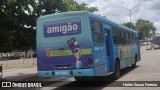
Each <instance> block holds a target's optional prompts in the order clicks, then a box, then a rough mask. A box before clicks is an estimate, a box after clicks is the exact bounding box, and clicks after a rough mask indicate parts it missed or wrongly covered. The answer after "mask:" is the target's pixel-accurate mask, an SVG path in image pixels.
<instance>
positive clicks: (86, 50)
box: [36, 11, 140, 80]
mask: <svg viewBox="0 0 160 90" xmlns="http://www.w3.org/2000/svg"><path fill="white" fill-rule="evenodd" d="M36 32H37V33H36V35H37V36H36V38H37V42H36V44H37V69H38V70H37V71H38V72H37V73H38V76H39V77H74V78H75V79H76V80H81V79H83V78H85V77H97V76H107V75H109V74H111V73H113V75H114V77H115V78H117V79H118V78H119V77H120V70H121V69H123V68H125V67H127V66H133V67H136V62H138V61H140V45H139V39H138V34H137V31H135V30H132V29H130V28H127V27H125V26H123V25H120V24H117V23H115V22H113V21H111V20H108V19H106V18H102V17H100V16H98V15H95V14H93V13H91V12H88V11H72V12H62V13H56V14H50V15H45V16H41V17H40V18H38V20H37V31H36Z"/></svg>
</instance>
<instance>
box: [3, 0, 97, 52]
mask: <svg viewBox="0 0 160 90" xmlns="http://www.w3.org/2000/svg"><path fill="white" fill-rule="evenodd" d="M55 10H58V11H60V12H66V11H77V10H78V11H79V10H87V11H91V12H94V11H97V10H98V9H97V8H96V7H87V4H85V3H82V4H78V3H77V2H76V1H74V0H1V1H0V21H1V22H0V25H1V26H0V39H1V40H0V47H1V48H0V52H11V51H13V50H28V49H30V48H32V49H35V48H36V47H35V46H36V20H37V18H38V17H40V16H42V15H47V14H54V13H55Z"/></svg>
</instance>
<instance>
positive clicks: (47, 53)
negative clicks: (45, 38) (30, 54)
mask: <svg viewBox="0 0 160 90" xmlns="http://www.w3.org/2000/svg"><path fill="white" fill-rule="evenodd" d="M51 52H52V50H51V49H50V48H47V49H46V55H47V56H48V57H49V56H51Z"/></svg>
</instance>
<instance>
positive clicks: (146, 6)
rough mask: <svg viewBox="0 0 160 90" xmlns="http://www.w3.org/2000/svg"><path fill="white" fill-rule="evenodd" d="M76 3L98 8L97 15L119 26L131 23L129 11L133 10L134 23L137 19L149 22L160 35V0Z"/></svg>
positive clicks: (93, 0)
mask: <svg viewBox="0 0 160 90" xmlns="http://www.w3.org/2000/svg"><path fill="white" fill-rule="evenodd" d="M76 1H78V2H79V3H80V2H85V3H87V4H88V6H89V7H97V8H98V9H99V11H97V12H95V13H96V14H101V15H102V16H106V17H107V18H108V19H110V20H112V21H115V22H117V23H119V24H122V23H125V22H130V11H129V10H127V9H132V10H131V13H132V14H131V17H132V22H133V23H135V22H136V20H137V19H144V20H149V21H151V22H153V23H154V25H155V27H156V28H157V32H159V33H160V16H159V15H160V0H76ZM140 3H141V4H140ZM138 4H140V5H138ZM136 5H138V6H136ZM134 6H136V7H134ZM122 7H123V8H122ZM133 7H134V8H133ZM125 8H126V9H125Z"/></svg>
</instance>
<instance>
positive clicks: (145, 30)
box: [136, 19, 156, 39]
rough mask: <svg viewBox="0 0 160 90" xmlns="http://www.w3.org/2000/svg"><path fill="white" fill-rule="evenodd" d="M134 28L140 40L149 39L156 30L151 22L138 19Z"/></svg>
mask: <svg viewBox="0 0 160 90" xmlns="http://www.w3.org/2000/svg"><path fill="white" fill-rule="evenodd" d="M136 28H137V30H138V34H139V37H140V39H145V38H150V37H151V36H153V35H155V32H156V28H155V26H154V25H153V23H152V22H150V21H148V20H143V19H138V20H137V22H136Z"/></svg>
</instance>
